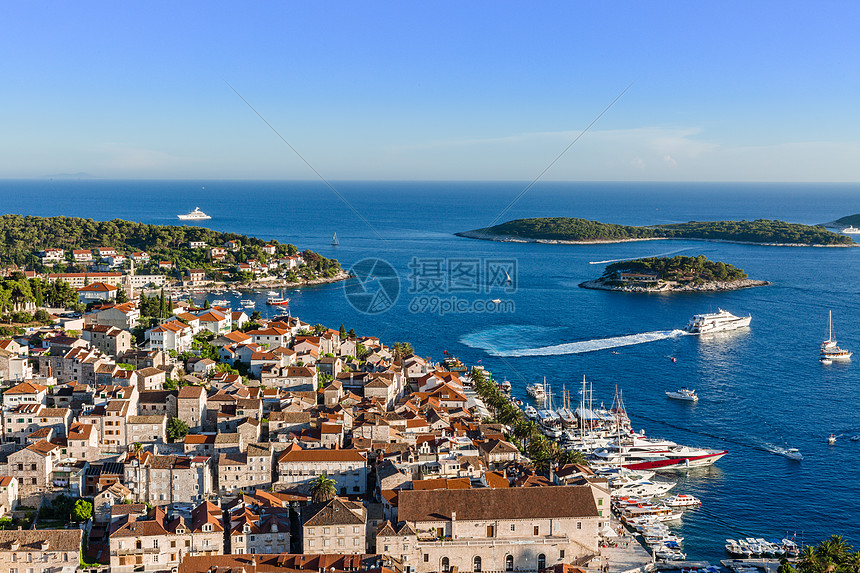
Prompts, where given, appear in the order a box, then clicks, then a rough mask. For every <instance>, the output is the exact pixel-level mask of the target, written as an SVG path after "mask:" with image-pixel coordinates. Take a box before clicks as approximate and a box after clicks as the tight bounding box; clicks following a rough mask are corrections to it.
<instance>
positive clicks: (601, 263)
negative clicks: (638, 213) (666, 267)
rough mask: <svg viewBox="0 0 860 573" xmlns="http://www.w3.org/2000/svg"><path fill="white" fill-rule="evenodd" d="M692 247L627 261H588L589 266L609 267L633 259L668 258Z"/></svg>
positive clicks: (637, 257) (629, 258)
mask: <svg viewBox="0 0 860 573" xmlns="http://www.w3.org/2000/svg"><path fill="white" fill-rule="evenodd" d="M690 249H692V247H685V248H683V249H676V250H674V251H669V252H668V253H660V254H658V255H645V256H636V257H627V258H626V259H610V260H608V261H588V264H589V265H608V264H611V263H621V262H624V261H632V260H633V259H643V258H646V257H668V256H669V255H674V254H675V253H680V252H683V251H689V250H690Z"/></svg>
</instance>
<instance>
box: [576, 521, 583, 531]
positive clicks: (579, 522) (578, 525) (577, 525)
mask: <svg viewBox="0 0 860 573" xmlns="http://www.w3.org/2000/svg"><path fill="white" fill-rule="evenodd" d="M576 528H577V529H582V522H581V521H577V522H576Z"/></svg>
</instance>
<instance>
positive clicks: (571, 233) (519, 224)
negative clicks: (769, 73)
mask: <svg viewBox="0 0 860 573" xmlns="http://www.w3.org/2000/svg"><path fill="white" fill-rule="evenodd" d="M466 236H471V237H476V238H497V237H508V238H510V237H519V238H522V239H536V240H557V241H574V242H575V241H583V242H587V241H618V240H628V239H649V238H680V239H706V240H724V241H740V242H746V243H775V244H790V245H798V244H803V245H852V244H854V241H853V240H852V239H851V238H850V237H847V236H845V235H840V234H838V233H834V232H832V231H828V230H827V229H825V228H824V227H823V226H811V225H800V224H798V223H787V222H785V221H774V220H770V219H757V220H755V221H705V222H699V221H690V222H689V223H678V224H673V225H654V226H648V227H636V226H630V225H614V224H611V223H600V222H598V221H590V220H587V219H577V218H571V217H539V218H532V219H516V220H514V221H508V222H507V223H502V224H501V225H496V226H494V227H488V228H485V229H477V230H475V231H471V232H469V233H467V234H466Z"/></svg>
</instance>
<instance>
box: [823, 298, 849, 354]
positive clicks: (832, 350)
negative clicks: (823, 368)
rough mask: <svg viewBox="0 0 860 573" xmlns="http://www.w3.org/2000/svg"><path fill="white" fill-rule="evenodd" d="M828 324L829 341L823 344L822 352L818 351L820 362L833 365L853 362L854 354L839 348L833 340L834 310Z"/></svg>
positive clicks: (830, 314)
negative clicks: (847, 361) (835, 362)
mask: <svg viewBox="0 0 860 573" xmlns="http://www.w3.org/2000/svg"><path fill="white" fill-rule="evenodd" d="M828 324H829V336H828V337H827V340H825V341H824V342H822V343H821V350H819V351H818V360H820V361H821V363H822V364H832V363H833V362H834V361H837V362H844V361H846V360H851V355H852V354H853V352H851V351H849V350H845V349H843V348H839V346H837V345H836V341H835V340H834V339H833V311H832V310H831V311H830V313H829V319H828Z"/></svg>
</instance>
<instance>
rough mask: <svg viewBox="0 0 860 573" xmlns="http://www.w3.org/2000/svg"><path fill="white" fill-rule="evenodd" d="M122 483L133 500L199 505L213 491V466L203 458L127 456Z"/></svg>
mask: <svg viewBox="0 0 860 573" xmlns="http://www.w3.org/2000/svg"><path fill="white" fill-rule="evenodd" d="M124 476H125V480H124V483H125V485H126V486H128V488H129V489H130V490H131V491H132V493H133V494H134V499H135V500H136V501H140V502H146V503H151V504H152V505H159V506H160V505H168V504H171V503H200V502H201V501H203V500H204V499H206V496H207V495H208V494H209V493H210V492H212V485H213V484H212V482H213V479H212V463H211V458H209V457H206V456H158V455H154V454H151V453H149V452H140V453H139V454H136V455H133V456H132V455H129V459H128V461H127V462H126V464H125V468H124Z"/></svg>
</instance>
